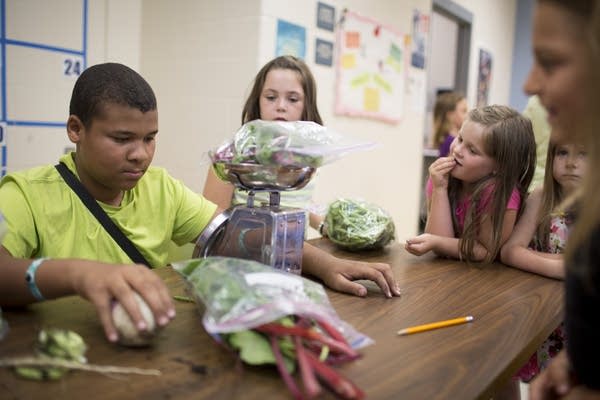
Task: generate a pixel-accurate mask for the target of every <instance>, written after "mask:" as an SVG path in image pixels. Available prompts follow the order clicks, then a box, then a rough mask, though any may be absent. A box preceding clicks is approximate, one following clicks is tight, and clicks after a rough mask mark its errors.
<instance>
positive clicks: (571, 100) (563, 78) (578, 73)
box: [524, 2, 590, 134]
mask: <svg viewBox="0 0 600 400" xmlns="http://www.w3.org/2000/svg"><path fill="white" fill-rule="evenodd" d="M585 25H586V24H585V21H583V20H580V17H578V16H576V15H575V14H571V13H570V12H569V11H567V10H566V9H565V8H564V7H561V6H559V5H556V4H553V3H550V4H549V3H542V2H540V3H538V4H537V6H536V11H535V15H534V18H533V36H532V44H533V52H534V64H533V67H532V69H531V71H530V72H529V76H528V77H527V81H526V82H525V86H524V89H525V92H527V93H528V94H530V95H534V94H537V95H538V96H539V98H540V101H541V102H542V104H543V105H544V107H545V108H546V110H548V122H549V123H550V125H551V126H552V127H553V128H559V129H554V131H555V132H565V133H566V134H570V133H572V132H573V130H574V126H575V123H576V122H577V121H579V120H580V119H581V118H582V117H583V116H584V113H585V108H584V105H585V99H586V95H585V93H586V89H587V86H589V84H590V82H589V79H590V78H589V75H590V74H589V69H588V65H589V62H588V59H587V56H586V55H587V54H588V50H587V48H586V47H585V38H584V34H585V32H584V26H585Z"/></svg>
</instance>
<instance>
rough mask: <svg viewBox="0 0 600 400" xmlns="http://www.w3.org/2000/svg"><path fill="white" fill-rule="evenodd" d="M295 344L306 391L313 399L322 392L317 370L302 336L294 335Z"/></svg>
mask: <svg viewBox="0 0 600 400" xmlns="http://www.w3.org/2000/svg"><path fill="white" fill-rule="evenodd" d="M294 346H295V347H296V358H297V359H298V366H299V367H300V375H301V376H302V383H303V386H304V391H305V393H306V395H307V396H308V398H309V399H313V398H315V397H316V396H318V395H319V394H320V393H321V385H319V382H318V381H317V377H316V376H315V372H314V371H313V369H312V367H311V365H310V363H309V361H308V359H307V358H306V349H304V345H303V344H302V339H301V338H300V337H298V336H294Z"/></svg>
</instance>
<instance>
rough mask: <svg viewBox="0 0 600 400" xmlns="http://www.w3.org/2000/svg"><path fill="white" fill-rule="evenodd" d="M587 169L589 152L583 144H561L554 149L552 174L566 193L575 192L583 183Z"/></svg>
mask: <svg viewBox="0 0 600 400" xmlns="http://www.w3.org/2000/svg"><path fill="white" fill-rule="evenodd" d="M586 169H587V152H586V151H585V149H584V148H583V146H581V145H575V144H560V145H557V146H556V150H555V151H554V160H553V161H552V176H553V177H554V180H555V181H556V182H558V184H559V185H560V187H561V188H562V191H563V194H564V195H569V194H571V193H573V191H574V190H575V189H577V187H579V186H580V184H581V179H582V178H583V176H584V174H585V172H586Z"/></svg>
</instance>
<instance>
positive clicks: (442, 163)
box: [429, 157, 456, 189]
mask: <svg viewBox="0 0 600 400" xmlns="http://www.w3.org/2000/svg"><path fill="white" fill-rule="evenodd" d="M455 165H456V160H454V158H453V157H440V158H438V159H437V160H435V161H434V162H433V163H431V165H430V166H429V176H430V177H431V184H432V185H433V188H434V189H448V179H449V177H450V171H452V168H454V166H455Z"/></svg>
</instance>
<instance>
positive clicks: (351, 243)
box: [325, 198, 396, 251]
mask: <svg viewBox="0 0 600 400" xmlns="http://www.w3.org/2000/svg"><path fill="white" fill-rule="evenodd" d="M325 226H326V229H327V237H329V239H330V240H331V241H332V242H333V243H335V244H336V245H338V246H339V247H341V248H343V249H346V250H350V251H359V250H374V249H380V248H382V247H384V246H385V245H387V244H388V243H390V242H392V241H393V240H394V237H395V232H396V228H395V225H394V221H393V219H392V217H391V216H390V215H389V214H388V213H387V212H386V211H385V210H383V209H382V208H381V207H379V206H377V205H375V204H371V203H368V202H366V201H362V200H353V199H344V198H342V199H337V200H336V201H334V202H333V203H331V204H330V205H329V207H328V209H327V214H326V216H325Z"/></svg>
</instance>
